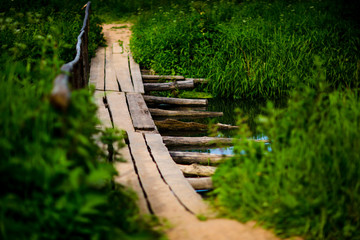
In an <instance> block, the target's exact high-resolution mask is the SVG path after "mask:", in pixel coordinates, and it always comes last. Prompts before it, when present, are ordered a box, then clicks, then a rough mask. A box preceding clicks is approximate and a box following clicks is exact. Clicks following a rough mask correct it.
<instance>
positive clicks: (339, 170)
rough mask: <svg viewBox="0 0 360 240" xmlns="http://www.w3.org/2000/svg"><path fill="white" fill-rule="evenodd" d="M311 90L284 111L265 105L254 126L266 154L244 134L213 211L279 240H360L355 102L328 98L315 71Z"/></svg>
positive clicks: (219, 181)
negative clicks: (300, 239) (292, 238)
mask: <svg viewBox="0 0 360 240" xmlns="http://www.w3.org/2000/svg"><path fill="white" fill-rule="evenodd" d="M319 69H320V70H319ZM312 84H313V85H315V86H316V88H310V87H308V86H304V85H302V87H301V88H300V89H299V90H297V91H295V92H294V94H293V95H292V98H291V99H290V100H289V102H288V108H287V109H283V110H278V111H275V110H274V109H273V107H272V105H271V104H269V106H268V108H267V115H265V116H262V117H260V118H259V121H260V123H261V126H262V127H263V129H264V130H265V133H266V134H267V135H268V137H269V139H271V147H269V146H268V145H264V144H258V143H254V142H251V141H249V140H246V136H247V130H246V127H245V126H242V131H241V132H240V134H239V136H238V140H237V141H236V145H235V156H234V157H233V158H232V159H231V160H230V161H227V162H225V163H223V164H222V165H221V166H220V167H219V168H218V170H217V171H216V173H215V175H214V177H213V181H214V186H215V188H216V189H215V195H216V198H215V203H216V205H218V206H220V207H221V208H222V209H223V211H224V213H226V214H227V215H229V216H230V217H233V218H237V219H239V220H241V221H248V220H250V219H255V220H257V221H258V222H260V223H262V224H264V225H265V226H267V227H270V228H275V232H276V233H278V234H281V235H283V236H289V235H301V236H304V237H305V238H306V239H358V236H360V232H359V229H360V226H359V217H360V212H359V209H360V181H359V170H358V169H359V168H360V154H359V148H360V141H359V139H360V132H359V125H360V104H359V97H358V96H359V95H358V92H356V91H355V92H354V91H350V90H347V91H345V92H339V91H338V92H331V91H329V88H328V84H326V82H325V73H324V72H323V71H322V70H321V68H320V67H319V65H318V74H315V75H314V78H313V82H312ZM269 148H270V151H269Z"/></svg>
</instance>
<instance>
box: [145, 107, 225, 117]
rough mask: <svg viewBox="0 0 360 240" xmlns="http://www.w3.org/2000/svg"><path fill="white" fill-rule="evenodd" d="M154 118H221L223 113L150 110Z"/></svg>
mask: <svg viewBox="0 0 360 240" xmlns="http://www.w3.org/2000/svg"><path fill="white" fill-rule="evenodd" d="M149 111H150V113H151V115H152V116H156V117H177V118H186V117H189V118H203V117H221V116H223V113H222V112H206V111H172V110H164V109H158V108H149Z"/></svg>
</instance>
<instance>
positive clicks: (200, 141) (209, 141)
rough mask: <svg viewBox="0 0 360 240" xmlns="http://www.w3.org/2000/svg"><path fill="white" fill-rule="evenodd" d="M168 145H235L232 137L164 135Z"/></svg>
mask: <svg viewBox="0 0 360 240" xmlns="http://www.w3.org/2000/svg"><path fill="white" fill-rule="evenodd" d="M163 140H164V143H165V145H166V146H216V145H227V146H231V145H233V139H232V138H218V137H170V136H163Z"/></svg>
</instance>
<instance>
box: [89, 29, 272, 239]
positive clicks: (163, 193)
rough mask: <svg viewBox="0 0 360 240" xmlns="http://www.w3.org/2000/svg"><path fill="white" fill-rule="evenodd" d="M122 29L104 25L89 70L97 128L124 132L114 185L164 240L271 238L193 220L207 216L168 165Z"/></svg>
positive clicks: (228, 224)
mask: <svg viewBox="0 0 360 240" xmlns="http://www.w3.org/2000/svg"><path fill="white" fill-rule="evenodd" d="M125 25H126V24H125ZM122 26H124V24H108V25H104V34H105V37H106V39H107V44H108V46H107V47H103V48H99V49H98V50H97V54H96V56H95V57H94V58H93V59H92V62H91V71H90V84H92V85H94V86H95V89H96V90H95V94H94V101H95V102H96V104H97V106H98V117H99V119H100V120H101V122H102V125H101V126H99V127H101V128H104V127H110V128H111V127H116V128H118V129H123V130H125V131H126V133H127V139H126V142H127V144H126V146H125V147H124V148H122V149H120V151H121V153H122V156H123V158H125V160H126V162H125V163H123V162H121V163H116V164H115V167H116V169H117V171H118V172H119V173H120V174H119V176H118V177H117V178H116V179H115V181H116V182H118V183H121V184H123V185H125V186H128V187H131V188H132V189H133V190H134V191H135V192H136V193H137V195H138V205H139V207H140V210H141V212H142V213H143V214H155V215H157V216H158V217H160V218H166V219H167V220H168V221H169V222H170V224H171V226H172V227H171V228H170V229H168V230H167V236H168V238H169V239H224V240H225V239H226V240H228V239H264V240H265V239H277V238H275V237H274V236H273V234H271V233H269V232H267V231H265V230H263V229H261V228H254V223H249V224H241V223H238V222H236V221H233V220H227V219H210V220H207V221H199V220H198V219H197V217H196V216H198V215H206V216H208V215H211V214H212V212H211V211H210V209H209V207H208V205H207V204H206V203H205V202H204V201H203V200H202V198H201V196H200V195H199V194H197V193H196V191H195V190H194V188H193V187H192V185H191V184H190V182H191V181H190V182H189V181H188V180H187V179H186V178H185V177H184V175H183V173H182V171H181V170H180V169H179V167H178V166H177V164H176V163H175V162H174V161H173V159H172V157H171V154H170V153H169V151H168V149H167V147H166V145H165V143H164V141H163V138H162V136H161V135H160V134H159V132H158V129H157V127H156V125H155V123H154V121H153V119H152V116H151V110H149V109H148V107H147V104H146V102H145V100H148V101H149V99H144V96H143V94H144V84H143V81H142V75H141V72H140V67H139V65H138V64H137V63H136V62H135V61H134V59H133V58H132V55H131V53H130V52H129V37H130V34H131V32H130V30H129V26H127V28H124V27H122ZM114 27H115V28H114ZM121 43H122V44H121ZM169 101H171V100H169ZM189 104H192V103H191V102H189ZM102 147H105V146H102ZM172 154H174V153H172ZM207 180H209V179H207ZM210 184H211V183H210Z"/></svg>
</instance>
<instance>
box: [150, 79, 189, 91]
mask: <svg viewBox="0 0 360 240" xmlns="http://www.w3.org/2000/svg"><path fill="white" fill-rule="evenodd" d="M193 88H194V81H192V80H188V81H177V82H167V83H144V89H145V91H146V92H149V91H168V90H174V89H193Z"/></svg>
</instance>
